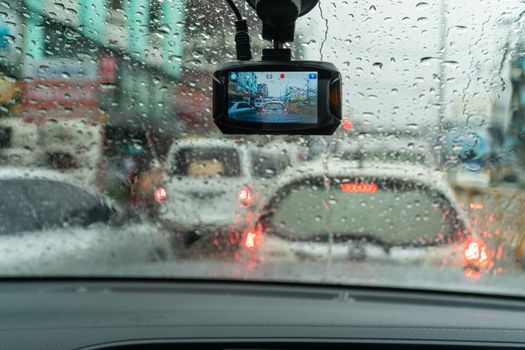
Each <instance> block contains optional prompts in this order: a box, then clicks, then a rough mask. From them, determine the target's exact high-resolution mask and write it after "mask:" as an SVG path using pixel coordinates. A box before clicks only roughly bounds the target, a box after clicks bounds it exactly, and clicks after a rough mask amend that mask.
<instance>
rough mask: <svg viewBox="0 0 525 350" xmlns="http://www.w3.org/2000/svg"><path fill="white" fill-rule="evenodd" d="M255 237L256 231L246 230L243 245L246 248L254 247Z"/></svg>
mask: <svg viewBox="0 0 525 350" xmlns="http://www.w3.org/2000/svg"><path fill="white" fill-rule="evenodd" d="M256 238H257V233H255V232H253V231H248V232H247V233H246V242H245V244H244V245H245V246H246V248H255V239H256Z"/></svg>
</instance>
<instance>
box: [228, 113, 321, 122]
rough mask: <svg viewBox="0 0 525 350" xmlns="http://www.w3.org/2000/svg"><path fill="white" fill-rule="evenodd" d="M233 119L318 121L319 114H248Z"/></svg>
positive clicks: (250, 120) (246, 120)
mask: <svg viewBox="0 0 525 350" xmlns="http://www.w3.org/2000/svg"><path fill="white" fill-rule="evenodd" d="M231 118H232V119H236V120H241V121H244V122H259V123H262V122H264V123H308V124H315V123H317V116H315V115H302V114H297V115H293V114H248V115H242V116H234V117H231Z"/></svg>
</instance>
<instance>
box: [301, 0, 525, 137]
mask: <svg viewBox="0 0 525 350" xmlns="http://www.w3.org/2000/svg"><path fill="white" fill-rule="evenodd" d="M446 2H448V4H446V3H445V4H444V3H443V2H442V1H432V0H403V1H346V0H337V1H321V3H322V6H321V7H320V8H319V7H317V8H316V9H315V10H313V11H312V12H311V13H310V14H308V15H306V16H305V17H303V18H301V19H300V20H299V22H298V32H299V33H300V34H302V38H300V40H299V41H300V43H297V44H300V45H302V48H303V52H304V57H305V58H306V59H315V60H318V59H321V58H322V59H323V60H326V61H331V62H333V63H335V64H336V65H337V66H338V68H339V69H340V70H341V72H342V74H343V76H344V100H343V103H344V106H343V111H344V114H345V115H347V116H349V117H351V118H352V119H353V120H354V121H356V124H357V125H363V126H369V127H371V128H374V129H377V128H380V127H384V128H385V129H391V128H396V129H405V128H409V129H415V130H417V129H419V130H421V131H423V127H424V126H433V125H436V124H437V122H438V120H439V113H438V112H439V105H438V104H439V101H440V98H439V93H440V91H439V88H440V65H441V64H443V72H444V80H445V84H444V85H445V90H444V92H445V93H444V95H445V101H446V119H448V120H451V119H452V120H458V121H463V120H465V118H466V117H467V116H468V115H471V114H484V115H490V114H491V113H492V112H491V111H492V109H493V105H494V103H495V102H496V101H497V99H498V96H499V98H500V99H503V100H504V98H505V96H506V95H505V94H504V93H503V94H502V80H501V79H500V77H499V67H500V65H501V61H502V59H503V53H504V47H505V45H506V42H507V39H508V37H509V31H510V29H511V23H513V22H515V21H516V19H517V17H518V14H519V13H520V12H521V11H523V10H525V3H524V2H521V1H518V0H501V1H498V0H469V1H461V2H456V1H450V0H446ZM444 6H445V7H446V9H447V10H446V11H445V13H446V17H445V18H442V16H441V13H442V12H443V11H442V9H443V7H444ZM321 9H322V17H323V18H324V19H326V21H327V23H328V25H326V24H325V21H324V20H323V19H322V18H321ZM443 19H445V20H446V21H445V22H442V21H443ZM443 30H444V31H443ZM442 33H445V34H446V37H445V40H444V41H442V38H443V35H442ZM442 43H444V44H445V54H444V58H443V56H442V52H441V47H442ZM321 47H322V50H321ZM507 92H508V89H507Z"/></svg>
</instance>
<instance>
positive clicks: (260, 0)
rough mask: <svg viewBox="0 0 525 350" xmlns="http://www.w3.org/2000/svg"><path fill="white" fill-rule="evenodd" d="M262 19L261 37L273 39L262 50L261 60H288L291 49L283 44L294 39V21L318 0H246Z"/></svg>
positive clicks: (310, 8) (309, 9)
mask: <svg viewBox="0 0 525 350" xmlns="http://www.w3.org/2000/svg"><path fill="white" fill-rule="evenodd" d="M246 1H247V2H248V4H249V5H250V6H251V7H253V8H254V9H255V11H256V12H257V16H258V17H259V18H260V20H261V21H262V24H263V26H262V37H263V39H265V40H270V41H273V49H264V50H263V57H262V60H263V61H290V60H291V51H290V50H289V49H283V44H284V43H286V42H292V41H294V33H295V21H296V20H297V18H299V17H300V16H303V15H305V14H307V13H308V12H310V11H311V10H312V9H313V8H314V7H315V6H316V5H317V3H318V2H319V0H246Z"/></svg>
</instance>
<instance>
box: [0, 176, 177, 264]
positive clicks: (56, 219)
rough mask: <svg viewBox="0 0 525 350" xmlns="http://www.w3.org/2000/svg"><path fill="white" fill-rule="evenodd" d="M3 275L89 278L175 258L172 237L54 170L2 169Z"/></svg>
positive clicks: (0, 260)
mask: <svg viewBox="0 0 525 350" xmlns="http://www.w3.org/2000/svg"><path fill="white" fill-rule="evenodd" d="M0 192H1V193H2V196H0V222H2V225H1V226H0V274H4V273H9V274H17V273H20V274H24V273H31V271H33V270H32V269H36V270H38V271H47V272H49V273H52V272H53V271H64V264H67V266H68V269H69V268H71V271H78V272H79V273H81V272H84V273H89V271H91V270H96V269H97V267H100V266H104V264H106V263H108V264H110V265H108V266H113V267H116V266H119V265H122V266H126V265H127V264H131V263H137V262H138V261H143V262H144V263H148V262H153V261H155V260H159V259H167V258H169V257H170V256H171V248H170V245H169V236H167V235H165V234H163V233H162V232H158V231H157V229H155V228H152V227H151V225H142V224H140V223H132V222H131V221H130V220H129V218H128V217H127V215H126V213H124V212H123V211H122V210H120V209H119V208H118V207H117V206H116V205H115V204H114V203H112V202H111V201H110V200H109V199H107V198H105V197H103V196H102V195H101V194H99V193H97V192H96V191H93V190H91V189H90V188H89V187H86V186H84V185H81V184H79V183H77V182H76V181H73V180H71V178H69V177H66V176H64V175H62V174H59V173H56V172H54V171H46V170H38V169H22V168H9V167H3V168H1V169H0Z"/></svg>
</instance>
